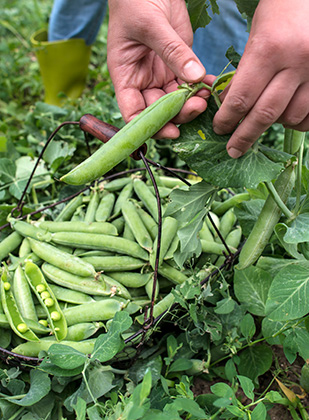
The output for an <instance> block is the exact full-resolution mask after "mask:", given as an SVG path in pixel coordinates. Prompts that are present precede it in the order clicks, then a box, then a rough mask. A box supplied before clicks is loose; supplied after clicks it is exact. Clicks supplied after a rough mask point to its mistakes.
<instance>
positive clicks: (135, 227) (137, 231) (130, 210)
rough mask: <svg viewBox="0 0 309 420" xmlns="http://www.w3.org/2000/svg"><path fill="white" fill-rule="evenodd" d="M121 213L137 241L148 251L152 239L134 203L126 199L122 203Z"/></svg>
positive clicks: (150, 248) (150, 247)
mask: <svg viewBox="0 0 309 420" xmlns="http://www.w3.org/2000/svg"><path fill="white" fill-rule="evenodd" d="M122 214H123V217H124V220H125V222H126V223H127V224H128V225H129V227H130V229H131V231H132V233H133V236H134V238H135V240H136V241H137V243H138V244H139V245H140V246H141V247H142V248H145V249H146V250H147V251H148V252H151V250H152V239H151V236H150V234H149V233H148V230H147V229H146V227H145V225H144V223H143V221H142V219H141V218H140V216H139V214H138V212H137V210H136V207H135V205H134V204H133V203H132V202H131V201H130V200H127V201H126V202H125V203H123V205H122Z"/></svg>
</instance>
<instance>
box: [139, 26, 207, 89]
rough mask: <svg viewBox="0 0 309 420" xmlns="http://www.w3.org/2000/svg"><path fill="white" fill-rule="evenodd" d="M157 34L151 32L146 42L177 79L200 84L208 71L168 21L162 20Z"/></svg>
mask: <svg viewBox="0 0 309 420" xmlns="http://www.w3.org/2000/svg"><path fill="white" fill-rule="evenodd" d="M158 31H159V32H158ZM155 32H156V33H154V34H153V33H152V31H151V30H149V31H148V33H147V34H146V41H145V42H146V43H147V46H148V47H149V48H151V49H152V50H154V51H155V52H156V53H157V54H158V56H159V57H161V59H162V60H163V61H164V63H165V64H166V65H167V66H168V67H169V68H170V69H171V70H172V71H173V73H174V74H175V75H176V76H177V77H179V78H180V79H182V80H184V81H185V82H189V83H195V82H199V81H201V80H202V79H203V78H204V77H205V74H206V70H205V68H204V66H203V65H202V63H201V62H200V60H199V59H198V58H197V56H196V55H195V54H194V52H193V51H192V49H191V48H190V47H189V46H188V45H187V44H186V43H185V42H184V41H183V40H182V38H181V37H180V36H179V35H178V34H177V32H176V31H175V30H174V29H173V28H172V26H171V25H170V23H169V22H168V21H167V20H166V19H161V22H160V27H159V28H158V27H157V26H156V28H155ZM158 33H159V34H160V36H158Z"/></svg>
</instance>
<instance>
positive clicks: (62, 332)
mask: <svg viewBox="0 0 309 420" xmlns="http://www.w3.org/2000/svg"><path fill="white" fill-rule="evenodd" d="M25 275H26V279H27V280H28V282H29V285H30V287H31V288H32V290H33V292H34V293H35V295H36V297H37V299H38V301H39V302H40V304H41V306H42V307H43V308H44V310H45V312H46V315H47V318H48V321H49V325H50V327H51V329H52V331H53V333H54V335H55V337H56V339H57V341H61V340H64V339H65V337H66V335H67V323H66V320H65V318H64V316H63V313H62V310H61V308H60V306H59V303H58V301H57V299H56V296H55V295H54V293H53V291H52V290H51V288H50V287H49V285H48V283H47V282H46V280H45V277H44V276H43V273H42V271H41V270H40V269H39V267H38V266H37V265H36V264H34V263H32V262H30V261H28V262H26V264H25ZM44 292H47V294H48V295H49V297H46V296H48V295H44V294H43V293H44Z"/></svg>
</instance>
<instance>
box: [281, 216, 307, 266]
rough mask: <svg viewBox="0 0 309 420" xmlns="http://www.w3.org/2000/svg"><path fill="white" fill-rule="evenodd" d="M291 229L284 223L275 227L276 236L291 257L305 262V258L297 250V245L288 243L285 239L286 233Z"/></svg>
mask: <svg viewBox="0 0 309 420" xmlns="http://www.w3.org/2000/svg"><path fill="white" fill-rule="evenodd" d="M288 229H289V228H288V227H287V225H285V224H284V223H278V224H277V225H276V226H275V229H274V231H275V234H276V236H277V238H278V240H279V242H280V245H281V246H282V247H283V248H284V249H285V250H286V252H287V253H288V254H289V255H291V257H293V258H296V259H300V260H304V256H303V255H302V254H300V253H299V252H298V250H297V243H288V242H287V241H286V239H285V237H286V232H287V230H288Z"/></svg>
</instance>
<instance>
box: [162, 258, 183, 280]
mask: <svg viewBox="0 0 309 420" xmlns="http://www.w3.org/2000/svg"><path fill="white" fill-rule="evenodd" d="M158 273H159V274H160V275H161V276H163V277H165V278H167V279H168V280H170V281H171V282H172V283H174V284H181V283H183V282H185V281H186V280H187V276H186V275H185V274H183V273H182V272H181V271H180V270H177V269H176V268H174V267H172V266H171V265H169V264H167V263H163V264H162V265H161V266H160V267H159V268H158Z"/></svg>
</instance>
